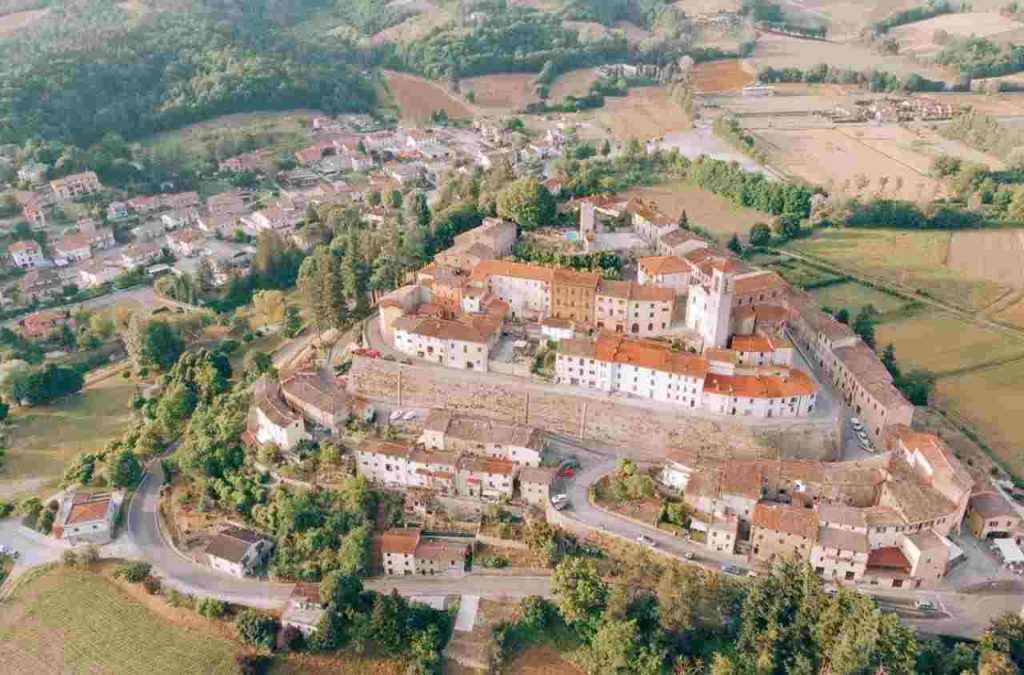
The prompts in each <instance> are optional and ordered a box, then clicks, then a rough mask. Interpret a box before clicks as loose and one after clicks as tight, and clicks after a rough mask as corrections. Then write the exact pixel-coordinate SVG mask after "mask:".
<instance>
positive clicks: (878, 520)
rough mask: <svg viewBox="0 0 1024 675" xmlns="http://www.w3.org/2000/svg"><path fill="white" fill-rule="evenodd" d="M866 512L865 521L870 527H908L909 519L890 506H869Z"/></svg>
mask: <svg viewBox="0 0 1024 675" xmlns="http://www.w3.org/2000/svg"><path fill="white" fill-rule="evenodd" d="M863 511H864V519H865V520H866V521H867V524H868V526H869V527H890V526H892V525H906V524H907V519H906V518H904V517H903V516H901V515H900V514H899V512H898V511H896V510H895V509H891V508H889V507H888V506H869V507H868V508H866V509H863Z"/></svg>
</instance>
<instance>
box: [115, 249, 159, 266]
mask: <svg viewBox="0 0 1024 675" xmlns="http://www.w3.org/2000/svg"><path fill="white" fill-rule="evenodd" d="M161 253H163V250H162V249H161V248H160V245H159V244H156V243H154V242H141V243H137V244H131V245H130V246H127V247H125V248H124V249H123V250H122V251H121V263H122V264H123V265H124V266H125V269H129V270H134V269H138V268H140V267H146V266H147V265H150V264H152V263H153V262H154V261H156V259H157V258H159V257H160V255H161Z"/></svg>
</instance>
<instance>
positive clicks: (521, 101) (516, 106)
mask: <svg viewBox="0 0 1024 675" xmlns="http://www.w3.org/2000/svg"><path fill="white" fill-rule="evenodd" d="M536 78H537V76H536V75H534V74H533V73H498V74H496V75H482V76H480V77H468V78H466V79H464V80H461V81H460V82H459V91H460V92H462V94H463V95H464V96H468V95H469V93H470V92H472V93H473V103H474V104H476V105H477V106H479V107H481V108H487V109H488V110H489V112H491V113H493V114H509V113H512V112H514V111H516V110H520V109H522V108H525V107H526V106H527V104H530V103H534V102H536V101H538V100H540V99H538V98H537V94H536V92H535V91H534V80H535V79H536Z"/></svg>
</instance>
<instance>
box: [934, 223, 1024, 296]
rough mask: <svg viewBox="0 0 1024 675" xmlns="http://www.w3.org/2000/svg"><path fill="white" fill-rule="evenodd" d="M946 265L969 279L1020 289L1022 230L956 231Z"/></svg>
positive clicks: (1022, 276)
mask: <svg viewBox="0 0 1024 675" xmlns="http://www.w3.org/2000/svg"><path fill="white" fill-rule="evenodd" d="M946 265H947V266H948V267H949V268H950V269H953V270H956V271H957V272H961V273H962V274H964V275H965V276H968V277H970V278H972V279H983V280H985V281H992V282H995V283H997V284H1005V285H1007V286H1013V287H1015V288H1024V230H988V231H973V232H956V233H954V234H953V236H952V238H951V240H950V242H949V254H948V255H947V258H946Z"/></svg>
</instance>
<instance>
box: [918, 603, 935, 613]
mask: <svg viewBox="0 0 1024 675" xmlns="http://www.w3.org/2000/svg"><path fill="white" fill-rule="evenodd" d="M914 607H916V608H917V609H919V610H921V611H922V612H934V611H935V610H936V609H938V607H936V606H935V603H934V602H932V601H931V600H918V601H917V602H915V603H914Z"/></svg>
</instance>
